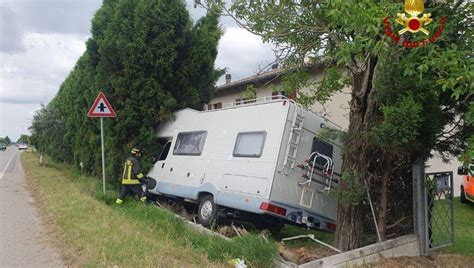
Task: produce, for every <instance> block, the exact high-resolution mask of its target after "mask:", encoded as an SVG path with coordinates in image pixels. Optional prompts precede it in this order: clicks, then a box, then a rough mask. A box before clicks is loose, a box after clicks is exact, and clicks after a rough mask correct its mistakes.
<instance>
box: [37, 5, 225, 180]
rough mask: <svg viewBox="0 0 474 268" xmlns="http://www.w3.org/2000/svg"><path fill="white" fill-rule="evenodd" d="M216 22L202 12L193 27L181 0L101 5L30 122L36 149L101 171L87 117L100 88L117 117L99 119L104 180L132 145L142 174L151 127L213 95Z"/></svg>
mask: <svg viewBox="0 0 474 268" xmlns="http://www.w3.org/2000/svg"><path fill="white" fill-rule="evenodd" d="M218 18H219V15H218V12H217V10H209V11H208V13H207V14H206V16H204V17H202V18H201V19H200V20H199V21H197V22H196V23H195V24H193V22H192V21H191V18H190V15H189V13H188V11H187V10H186V4H185V2H184V1H182V0H173V1H164V0H152V1H148V0H140V1H135V0H124V1H104V3H103V5H102V7H101V8H100V9H99V10H98V11H97V13H96V14H95V16H94V18H93V20H92V29H91V32H92V37H91V38H90V39H89V40H88V41H87V43H86V46H87V50H86V52H85V53H84V54H83V55H82V57H81V58H80V59H79V60H78V62H77V63H76V66H75V67H74V69H73V70H72V72H71V73H70V75H69V76H68V77H67V78H66V80H65V81H64V82H63V84H62V85H61V87H60V88H59V92H58V94H57V95H56V97H55V98H54V99H53V100H52V101H51V103H50V104H49V105H48V106H47V107H43V108H42V109H41V110H40V111H38V113H37V115H36V116H35V118H34V121H33V124H32V127H31V131H32V133H33V137H32V138H33V140H34V142H35V144H37V147H38V149H39V150H40V151H42V152H46V153H48V154H50V155H51V156H53V157H54V158H55V159H56V160H60V161H66V162H68V163H72V164H75V165H76V166H78V165H79V163H81V162H82V163H83V165H84V170H85V171H86V172H89V173H92V174H100V170H101V165H100V163H101V161H100V157H101V156H100V128H99V120H98V119H92V118H88V117H87V116H86V114H87V111H88V109H89V108H90V106H91V104H92V103H93V101H94V99H95V98H96V97H97V95H98V92H99V91H103V92H104V93H105V94H106V96H107V98H108V100H109V102H110V103H111V105H112V107H113V108H114V109H115V111H116V113H117V117H116V118H113V119H108V118H106V119H104V138H105V153H106V155H105V160H106V169H107V170H106V174H107V177H108V178H107V179H108V180H109V181H115V179H116V177H118V176H119V173H120V168H121V165H122V161H123V160H124V158H125V157H126V156H127V154H129V152H130V148H131V147H141V148H142V149H143V150H144V152H145V153H144V156H143V160H142V165H143V168H144V169H145V171H146V170H147V169H149V168H150V167H151V165H152V161H151V160H152V158H153V156H154V155H157V154H159V153H160V149H161V146H160V144H158V142H157V140H156V137H155V129H156V126H157V125H158V124H160V123H161V122H164V121H166V120H171V119H172V113H173V112H174V111H176V110H178V109H183V108H185V107H191V108H196V109H201V108H202V107H203V104H204V103H207V102H209V100H210V98H211V97H212V94H213V91H214V83H215V81H216V80H217V79H218V77H219V75H220V74H221V70H215V69H214V60H215V58H216V56H217V44H218V41H219V38H220V36H221V34H222V33H221V29H220V28H219V25H218Z"/></svg>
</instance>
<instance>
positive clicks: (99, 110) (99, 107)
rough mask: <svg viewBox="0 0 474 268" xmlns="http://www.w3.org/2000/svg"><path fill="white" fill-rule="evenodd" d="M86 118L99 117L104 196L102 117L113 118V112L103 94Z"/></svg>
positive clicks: (96, 100) (103, 173)
mask: <svg viewBox="0 0 474 268" xmlns="http://www.w3.org/2000/svg"><path fill="white" fill-rule="evenodd" d="M87 116H88V117H100V145H101V146H100V147H101V149H102V190H103V192H104V195H105V155H104V117H115V111H114V109H112V106H111V105H110V103H109V101H108V100H107V98H106V97H105V95H104V93H103V92H99V96H97V98H96V99H95V101H94V104H92V106H91V108H90V109H89V112H88V113H87Z"/></svg>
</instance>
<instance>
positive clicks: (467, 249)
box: [443, 197, 474, 258]
mask: <svg viewBox="0 0 474 268" xmlns="http://www.w3.org/2000/svg"><path fill="white" fill-rule="evenodd" d="M453 202H454V244H453V245H451V246H449V247H447V248H445V249H443V252H446V253H457V254H462V255H465V256H467V257H471V258H472V257H473V256H474V203H467V204H462V203H461V201H460V199H459V197H455V198H454V201H453Z"/></svg>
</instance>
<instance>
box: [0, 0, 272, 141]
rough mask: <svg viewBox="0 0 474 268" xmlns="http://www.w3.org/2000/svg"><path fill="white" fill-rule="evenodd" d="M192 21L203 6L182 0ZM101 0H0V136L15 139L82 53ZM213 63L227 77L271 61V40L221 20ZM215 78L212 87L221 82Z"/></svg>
mask: <svg viewBox="0 0 474 268" xmlns="http://www.w3.org/2000/svg"><path fill="white" fill-rule="evenodd" d="M186 2H187V4H188V10H189V12H190V14H191V16H192V17H193V19H194V20H195V21H196V20H197V19H198V18H199V17H200V16H202V15H203V14H204V13H205V10H203V9H200V8H197V9H196V8H194V7H193V6H194V5H193V0H186ZM101 3H102V1H101V0H0V137H5V136H9V137H10V138H11V140H13V141H16V140H17V139H18V138H19V136H20V134H29V131H28V127H29V126H30V125H31V120H32V118H33V115H34V114H35V111H37V110H38V109H40V107H41V104H44V105H46V104H48V103H49V101H51V99H52V98H53V97H54V96H55V95H56V93H57V91H58V90H59V86H60V85H61V83H62V82H63V81H64V79H65V78H66V77H67V75H68V74H69V72H70V71H71V70H72V68H73V67H74V65H75V63H76V61H77V59H78V58H79V57H80V56H81V55H82V54H83V53H84V51H85V49H86V47H85V41H86V40H87V38H89V37H90V36H91V35H90V26H91V19H92V17H93V16H94V13H95V11H97V9H99V8H100V5H101ZM221 26H222V28H223V29H224V35H223V36H222V38H221V40H220V42H219V48H218V49H219V50H218V51H219V52H218V55H217V59H216V67H219V68H227V70H228V73H231V74H232V80H236V79H241V78H245V77H247V76H251V75H254V74H255V73H256V72H257V71H258V70H259V68H261V67H263V66H265V65H267V64H268V63H270V62H272V60H273V59H274V54H273V51H272V45H271V44H268V43H267V44H264V43H263V42H262V41H261V39H260V38H259V37H257V36H255V35H252V34H250V33H249V32H247V31H246V30H244V29H241V28H239V27H238V26H237V25H236V24H235V23H234V22H233V21H232V20H231V19H230V18H222V19H221ZM223 79H224V78H221V79H220V80H219V81H218V83H217V84H218V85H219V84H221V83H223ZM91 105H92V103H91Z"/></svg>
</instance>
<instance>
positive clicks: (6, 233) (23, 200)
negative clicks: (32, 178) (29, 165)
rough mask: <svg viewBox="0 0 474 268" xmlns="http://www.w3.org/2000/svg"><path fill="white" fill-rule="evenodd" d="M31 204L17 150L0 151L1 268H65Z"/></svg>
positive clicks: (13, 148) (10, 148)
mask: <svg viewBox="0 0 474 268" xmlns="http://www.w3.org/2000/svg"><path fill="white" fill-rule="evenodd" d="M33 204H34V200H33V198H32V197H31V194H30V193H29V192H28V191H27V189H26V182H25V174H24V171H23V168H22V167H21V163H20V152H19V151H18V148H16V147H14V146H10V147H8V149H7V150H6V151H0V267H64V265H63V263H62V262H61V260H60V258H59V254H58V253H57V252H56V251H55V249H54V248H53V247H52V246H51V244H50V243H49V242H48V238H47V237H46V235H45V233H44V232H43V225H42V223H41V220H40V218H39V214H38V212H37V210H36V208H35V207H34V206H33Z"/></svg>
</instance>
